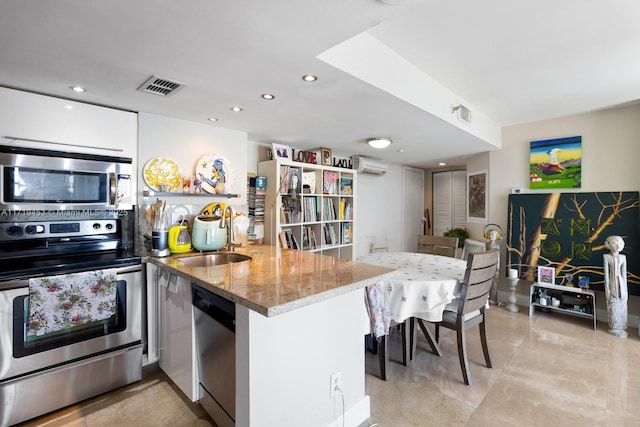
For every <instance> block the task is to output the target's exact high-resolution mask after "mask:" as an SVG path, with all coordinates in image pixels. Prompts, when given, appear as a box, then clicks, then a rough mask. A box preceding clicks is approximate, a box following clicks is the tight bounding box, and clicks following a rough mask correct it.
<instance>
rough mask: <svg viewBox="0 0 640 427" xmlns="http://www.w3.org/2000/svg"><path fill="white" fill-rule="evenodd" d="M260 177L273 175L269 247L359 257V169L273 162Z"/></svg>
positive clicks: (268, 215)
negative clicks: (355, 245) (356, 250)
mask: <svg viewBox="0 0 640 427" xmlns="http://www.w3.org/2000/svg"><path fill="white" fill-rule="evenodd" d="M258 174H259V175H261V176H265V177H267V191H266V195H265V230H264V240H265V243H266V244H270V245H274V246H280V247H284V248H293V249H301V250H306V251H310V252H318V253H321V254H323V255H330V256H333V257H336V258H341V259H347V260H352V259H353V256H354V250H353V242H354V236H355V231H356V230H355V221H354V218H355V194H356V189H357V182H356V181H357V179H356V178H357V177H356V171H354V170H352V169H343V168H336V167H332V166H322V165H314V164H309V163H300V162H291V161H283V160H268V161H265V162H260V163H258Z"/></svg>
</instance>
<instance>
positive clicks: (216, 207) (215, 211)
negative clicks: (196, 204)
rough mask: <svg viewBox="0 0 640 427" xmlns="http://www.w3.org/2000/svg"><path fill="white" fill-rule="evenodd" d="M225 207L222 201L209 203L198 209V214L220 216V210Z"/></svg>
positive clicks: (222, 210)
mask: <svg viewBox="0 0 640 427" xmlns="http://www.w3.org/2000/svg"><path fill="white" fill-rule="evenodd" d="M226 207H227V205H226V203H222V202H215V203H211V204H209V205H207V206H205V207H204V209H202V210H201V211H200V215H205V216H211V217H214V218H216V217H217V218H220V217H222V212H224V208H226ZM227 215H228V214H227Z"/></svg>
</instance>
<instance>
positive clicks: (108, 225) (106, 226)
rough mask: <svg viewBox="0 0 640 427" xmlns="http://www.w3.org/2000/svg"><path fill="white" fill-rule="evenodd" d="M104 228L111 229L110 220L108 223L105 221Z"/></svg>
mask: <svg viewBox="0 0 640 427" xmlns="http://www.w3.org/2000/svg"><path fill="white" fill-rule="evenodd" d="M105 228H106V229H107V230H111V229H113V224H111V223H110V222H108V223H107V225H105Z"/></svg>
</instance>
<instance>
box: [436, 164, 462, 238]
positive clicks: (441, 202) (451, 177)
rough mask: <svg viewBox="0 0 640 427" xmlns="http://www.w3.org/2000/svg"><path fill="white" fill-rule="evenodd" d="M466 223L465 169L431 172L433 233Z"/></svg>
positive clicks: (440, 232) (438, 234)
mask: <svg viewBox="0 0 640 427" xmlns="http://www.w3.org/2000/svg"><path fill="white" fill-rule="evenodd" d="M466 225H467V173H466V171H449V172H437V173H434V174H433V235H434V236H442V235H443V234H444V232H445V231H447V230H448V229H450V228H454V227H466Z"/></svg>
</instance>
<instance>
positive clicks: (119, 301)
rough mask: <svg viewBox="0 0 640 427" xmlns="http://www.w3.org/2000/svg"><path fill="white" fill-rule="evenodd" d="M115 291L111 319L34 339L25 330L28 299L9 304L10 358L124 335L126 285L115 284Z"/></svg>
mask: <svg viewBox="0 0 640 427" xmlns="http://www.w3.org/2000/svg"><path fill="white" fill-rule="evenodd" d="M116 287H117V294H116V311H115V314H113V315H112V316H111V317H109V318H107V319H104V320H100V321H95V322H89V323H83V324H79V325H75V326H72V327H70V328H65V329H60V330H57V331H55V332H51V333H48V334H44V335H36V336H33V335H28V334H27V332H28V327H29V325H28V317H29V316H28V312H29V297H28V296H27V295H22V296H19V297H17V298H15V299H14V300H13V313H14V318H13V338H14V339H13V357H15V358H20V357H25V356H28V355H30V354H36V353H41V352H43V351H47V350H51V349H54V348H58V347H64V346H67V345H70V344H74V343H78V342H82V341H87V340H90V339H93V338H98V337H102V336H105V335H109V334H113V333H117V332H122V331H124V330H125V329H126V327H127V319H126V312H127V301H126V295H127V292H126V287H127V282H126V281H124V280H118V281H117V284H116Z"/></svg>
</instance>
